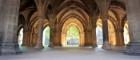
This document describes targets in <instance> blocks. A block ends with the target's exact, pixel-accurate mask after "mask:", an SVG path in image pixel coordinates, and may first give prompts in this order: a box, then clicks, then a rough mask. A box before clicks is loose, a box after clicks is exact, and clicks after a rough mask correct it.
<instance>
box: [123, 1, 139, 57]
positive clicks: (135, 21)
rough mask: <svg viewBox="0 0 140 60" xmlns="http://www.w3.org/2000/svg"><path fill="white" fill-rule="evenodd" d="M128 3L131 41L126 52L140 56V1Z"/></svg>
mask: <svg viewBox="0 0 140 60" xmlns="http://www.w3.org/2000/svg"><path fill="white" fill-rule="evenodd" d="M126 2H127V14H128V15H127V18H128V25H129V33H130V40H131V41H130V44H129V45H128V46H127V49H126V51H125V52H126V53H127V54H137V55H140V27H139V26H140V0H127V1H126Z"/></svg>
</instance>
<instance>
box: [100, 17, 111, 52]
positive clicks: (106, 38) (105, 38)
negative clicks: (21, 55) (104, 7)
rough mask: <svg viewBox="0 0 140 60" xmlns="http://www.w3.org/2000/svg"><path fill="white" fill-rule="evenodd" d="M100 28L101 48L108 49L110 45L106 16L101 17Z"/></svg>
mask: <svg viewBox="0 0 140 60" xmlns="http://www.w3.org/2000/svg"><path fill="white" fill-rule="evenodd" d="M102 24H103V25H102V29H103V48H104V49H110V48H111V46H110V44H109V35H108V33H109V32H108V18H107V16H105V17H102Z"/></svg>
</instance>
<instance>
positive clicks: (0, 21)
mask: <svg viewBox="0 0 140 60" xmlns="http://www.w3.org/2000/svg"><path fill="white" fill-rule="evenodd" d="M0 2H2V3H1V9H0V12H1V14H0V28H1V29H0V41H1V47H0V52H1V54H16V53H19V52H20V51H19V46H18V39H17V27H18V16H19V6H20V4H19V3H20V0H1V1H0Z"/></svg>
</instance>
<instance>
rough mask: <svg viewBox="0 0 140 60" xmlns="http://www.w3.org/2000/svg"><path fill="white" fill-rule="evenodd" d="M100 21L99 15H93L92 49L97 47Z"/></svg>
mask: <svg viewBox="0 0 140 60" xmlns="http://www.w3.org/2000/svg"><path fill="white" fill-rule="evenodd" d="M97 19H98V16H97V13H93V16H92V17H91V20H92V47H97V43H96V42H97V41H96V21H97Z"/></svg>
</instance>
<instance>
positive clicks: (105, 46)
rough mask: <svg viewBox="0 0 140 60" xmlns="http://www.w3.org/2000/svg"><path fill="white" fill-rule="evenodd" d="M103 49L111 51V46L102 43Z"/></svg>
mask: <svg viewBox="0 0 140 60" xmlns="http://www.w3.org/2000/svg"><path fill="white" fill-rule="evenodd" d="M102 48H103V49H107V50H110V49H111V45H110V44H109V43H108V42H105V43H103V47H102Z"/></svg>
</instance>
